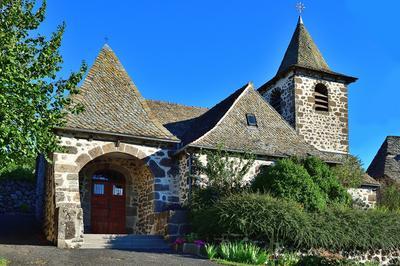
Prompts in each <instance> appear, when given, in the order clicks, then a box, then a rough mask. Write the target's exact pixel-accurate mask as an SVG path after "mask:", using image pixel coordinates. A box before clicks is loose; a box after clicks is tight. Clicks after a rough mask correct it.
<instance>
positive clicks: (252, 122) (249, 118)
mask: <svg viewBox="0 0 400 266" xmlns="http://www.w3.org/2000/svg"><path fill="white" fill-rule="evenodd" d="M246 118H247V125H248V126H251V127H256V126H257V119H256V116H255V115H254V114H246Z"/></svg>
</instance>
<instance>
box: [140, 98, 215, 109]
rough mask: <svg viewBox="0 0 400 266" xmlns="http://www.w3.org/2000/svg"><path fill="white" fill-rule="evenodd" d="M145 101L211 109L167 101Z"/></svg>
mask: <svg viewBox="0 0 400 266" xmlns="http://www.w3.org/2000/svg"><path fill="white" fill-rule="evenodd" d="M145 101H150V102H157V103H166V104H169V105H177V106H183V107H190V108H198V109H207V110H209V109H210V108H208V107H202V106H193V105H186V104H182V103H174V102H170V101H165V100H154V99H145Z"/></svg>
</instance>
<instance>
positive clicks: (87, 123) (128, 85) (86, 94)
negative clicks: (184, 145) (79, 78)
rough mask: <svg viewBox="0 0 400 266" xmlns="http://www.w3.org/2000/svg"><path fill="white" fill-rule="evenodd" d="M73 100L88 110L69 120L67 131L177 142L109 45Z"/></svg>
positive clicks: (70, 117)
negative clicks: (156, 116) (86, 131)
mask: <svg viewBox="0 0 400 266" xmlns="http://www.w3.org/2000/svg"><path fill="white" fill-rule="evenodd" d="M73 100H74V102H76V103H80V104H82V105H83V106H84V108H85V110H84V111H83V112H82V113H80V114H78V115H73V114H70V115H68V116H67V125H66V128H68V129H74V130H93V131H96V132H107V133H118V134H126V135H129V136H132V137H135V136H136V137H147V138H155V139H164V140H171V141H177V138H176V137H175V136H174V135H173V134H171V133H170V132H169V131H168V130H167V129H166V128H165V127H164V126H163V125H162V124H161V123H160V122H159V121H158V120H157V119H156V118H155V117H154V115H153V114H152V113H151V111H150V109H149V107H148V106H147V103H146V101H145V100H144V99H143V97H142V95H141V94H140V93H139V91H138V89H137V88H136V86H135V84H134V83H133V82H132V80H131V79H130V77H129V76H128V74H127V73H126V71H125V69H124V67H123V66H122V64H121V63H120V61H119V60H118V58H117V56H116V55H115V54H114V52H113V51H112V50H111V48H110V47H109V46H108V45H104V47H103V48H102V49H101V51H100V53H99V54H98V56H97V58H96V60H95V62H94V64H93V66H92V67H91V69H90V70H89V73H88V75H87V77H86V78H85V80H84V82H83V85H82V87H81V91H80V93H79V94H78V95H74V96H73Z"/></svg>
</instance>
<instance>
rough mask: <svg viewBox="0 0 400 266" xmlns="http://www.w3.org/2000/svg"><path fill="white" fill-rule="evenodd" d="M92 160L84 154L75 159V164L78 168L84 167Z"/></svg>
mask: <svg viewBox="0 0 400 266" xmlns="http://www.w3.org/2000/svg"><path fill="white" fill-rule="evenodd" d="M91 159H92V158H90V156H89V155H88V154H86V153H84V154H81V155H79V157H78V158H77V159H76V161H75V162H76V164H77V165H79V167H80V168H82V167H83V166H85V164H87V163H88V162H90V160H91Z"/></svg>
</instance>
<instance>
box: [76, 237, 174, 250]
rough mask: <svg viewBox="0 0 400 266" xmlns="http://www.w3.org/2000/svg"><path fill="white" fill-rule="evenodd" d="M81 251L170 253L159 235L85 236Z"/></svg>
mask: <svg viewBox="0 0 400 266" xmlns="http://www.w3.org/2000/svg"><path fill="white" fill-rule="evenodd" d="M81 248H83V249H123V250H136V251H160V252H170V251H171V248H170V247H169V246H168V244H167V242H166V241H164V238H163V237H162V236H159V235H104V234H85V235H84V242H83V245H82V247H81Z"/></svg>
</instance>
